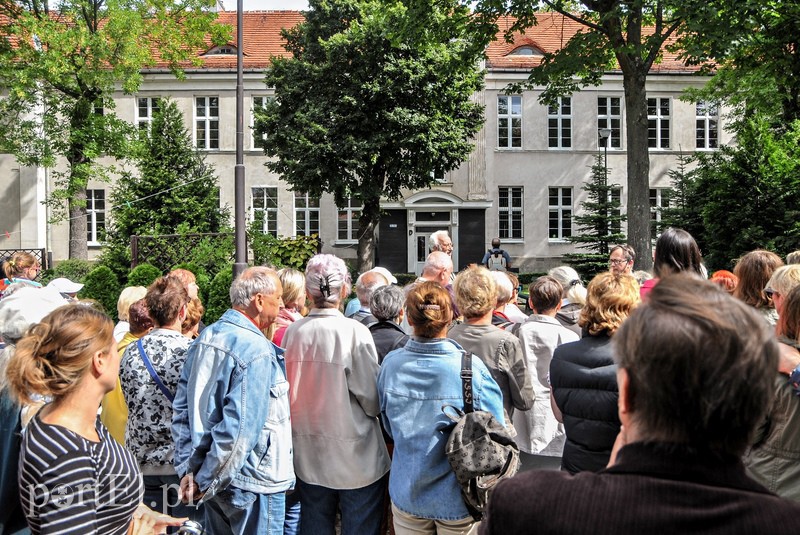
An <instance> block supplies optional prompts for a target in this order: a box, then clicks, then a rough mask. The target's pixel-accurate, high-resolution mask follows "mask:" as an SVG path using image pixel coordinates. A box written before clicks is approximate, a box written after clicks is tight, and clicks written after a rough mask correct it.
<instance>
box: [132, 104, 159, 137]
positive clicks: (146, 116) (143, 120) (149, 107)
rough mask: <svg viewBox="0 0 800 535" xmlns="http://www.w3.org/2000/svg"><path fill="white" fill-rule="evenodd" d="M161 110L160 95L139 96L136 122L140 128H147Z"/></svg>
mask: <svg viewBox="0 0 800 535" xmlns="http://www.w3.org/2000/svg"><path fill="white" fill-rule="evenodd" d="M160 110H161V98H160V97H139V98H137V99H136V124H137V125H138V127H139V130H147V129H149V128H150V123H152V122H153V116H154V115H155V114H156V113H158V112H159V111H160Z"/></svg>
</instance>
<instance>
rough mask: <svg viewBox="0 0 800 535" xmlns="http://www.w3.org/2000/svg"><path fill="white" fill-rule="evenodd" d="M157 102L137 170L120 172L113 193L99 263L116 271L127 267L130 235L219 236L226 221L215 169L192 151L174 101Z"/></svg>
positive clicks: (129, 259)
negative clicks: (119, 177) (108, 224)
mask: <svg viewBox="0 0 800 535" xmlns="http://www.w3.org/2000/svg"><path fill="white" fill-rule="evenodd" d="M160 104H161V106H160V107H161V109H160V111H159V112H157V113H155V114H154V117H153V122H152V124H151V127H150V131H149V132H147V131H143V132H142V143H141V145H140V146H139V150H138V151H137V152H136V153H135V154H134V158H135V160H136V165H137V167H138V172H137V173H125V174H123V176H122V179H121V180H118V181H117V183H116V184H115V185H114V188H113V190H112V194H111V202H112V205H113V206H112V208H111V213H112V223H111V225H110V227H109V229H108V233H107V240H106V241H107V245H106V249H105V251H104V253H103V254H104V256H103V262H104V263H105V264H106V265H109V266H114V267H115V268H116V271H118V272H123V271H126V270H127V269H128V267H129V266H130V263H131V258H130V250H129V243H130V237H131V236H133V235H158V234H175V233H190V232H220V231H222V230H224V229H225V226H226V224H227V222H228V211H227V210H226V209H223V208H220V201H219V187H218V186H217V177H216V175H215V174H214V169H213V168H212V167H211V166H209V165H207V164H206V163H205V156H203V155H201V154H200V153H198V152H197V151H196V150H195V149H194V147H193V145H192V141H191V137H190V135H189V133H188V131H187V130H186V127H185V126H184V123H183V115H182V114H181V112H180V110H179V109H178V107H177V105H176V104H175V103H174V102H173V101H169V100H165V101H162V102H161V103H160ZM201 249H202V250H203V251H205V249H204V248H201V247H198V248H196V251H194V252H193V253H197V254H199V253H200V252H201ZM181 260H184V261H191V259H186V258H183V259H181ZM197 263H200V262H197ZM204 267H206V266H205V265H204Z"/></svg>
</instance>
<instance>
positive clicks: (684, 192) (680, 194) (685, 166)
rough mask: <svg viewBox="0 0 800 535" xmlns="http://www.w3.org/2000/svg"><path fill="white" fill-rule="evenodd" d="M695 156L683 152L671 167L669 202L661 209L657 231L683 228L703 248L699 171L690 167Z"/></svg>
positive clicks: (656, 226) (669, 174) (669, 172)
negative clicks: (698, 188) (698, 192)
mask: <svg viewBox="0 0 800 535" xmlns="http://www.w3.org/2000/svg"><path fill="white" fill-rule="evenodd" d="M693 161H694V158H693V157H692V156H687V155H686V154H681V155H680V156H678V164H677V166H676V167H675V168H674V169H670V170H669V171H668V172H667V175H668V176H669V178H670V189H669V204H668V206H666V207H664V208H662V209H661V221H660V222H658V223H657V224H655V228H654V229H653V230H655V232H657V233H660V232H662V231H663V230H664V229H666V228H669V227H676V228H681V229H683V230H685V231H686V232H688V233H689V234H691V235H692V236H693V237H694V238H695V240H697V242H698V244H700V245H701V248H702V243H701V242H702V238H703V235H704V230H703V220H702V214H701V213H700V208H701V201H700V198H699V196H698V195H697V192H696V189H697V185H696V184H697V172H696V171H695V170H694V169H692V168H690V167H691V164H692V162H693Z"/></svg>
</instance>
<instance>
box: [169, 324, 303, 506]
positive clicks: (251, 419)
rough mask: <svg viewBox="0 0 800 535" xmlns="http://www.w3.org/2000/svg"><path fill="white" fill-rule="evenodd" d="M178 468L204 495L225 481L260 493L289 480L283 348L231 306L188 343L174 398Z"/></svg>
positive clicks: (291, 474)
mask: <svg viewBox="0 0 800 535" xmlns="http://www.w3.org/2000/svg"><path fill="white" fill-rule="evenodd" d="M172 437H173V439H174V440H175V469H176V471H177V472H178V475H179V476H180V477H183V476H184V475H185V474H187V473H193V474H194V478H195V481H196V483H197V484H198V486H199V487H200V490H201V492H204V493H205V494H204V496H203V500H208V499H209V498H211V497H213V496H214V495H215V494H216V493H217V492H219V491H221V490H224V489H225V488H227V487H228V486H229V485H232V486H234V487H237V488H240V489H242V490H247V491H251V492H257V493H262V494H272V493H276V492H282V491H285V490H287V489H289V488H291V487H292V486H293V485H294V466H293V461H292V430H291V422H290V420H289V383H288V382H287V381H286V368H285V365H284V361H283V350H282V349H280V348H278V347H277V346H275V345H274V344H273V343H272V342H270V341H269V340H267V339H266V337H265V336H264V335H263V334H262V333H261V332H260V331H259V330H258V329H257V328H256V326H255V325H254V324H253V322H251V321H250V319H248V318H247V317H246V316H245V315H244V314H242V313H240V312H237V311H235V310H228V311H227V312H225V314H223V315H222V317H221V318H220V319H219V321H217V322H216V323H214V324H213V325H211V326H209V327H207V328H206V329H204V330H203V332H202V333H200V336H199V337H198V338H197V340H195V341H194V343H193V344H192V345H191V347H190V348H189V352H188V356H187V358H186V364H185V365H184V368H183V373H182V374H181V379H180V382H179V383H178V392H177V394H176V396H175V402H174V416H173V420H172Z"/></svg>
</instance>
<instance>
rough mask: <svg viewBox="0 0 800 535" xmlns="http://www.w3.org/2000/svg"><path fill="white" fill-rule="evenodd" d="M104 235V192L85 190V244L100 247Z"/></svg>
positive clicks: (102, 190) (100, 190)
mask: <svg viewBox="0 0 800 535" xmlns="http://www.w3.org/2000/svg"><path fill="white" fill-rule="evenodd" d="M105 235H106V190H104V189H87V190H86V242H87V243H88V244H89V245H100V242H102V241H103V240H104V239H105Z"/></svg>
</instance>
